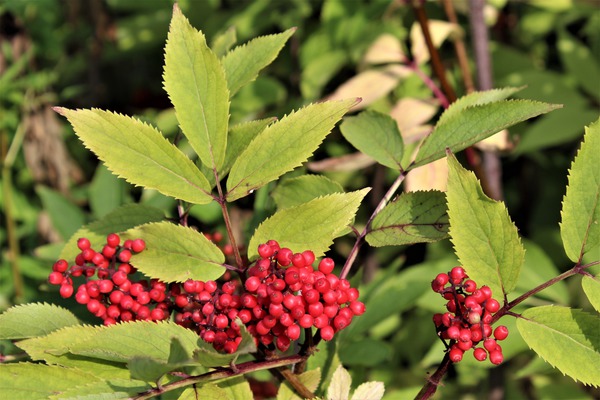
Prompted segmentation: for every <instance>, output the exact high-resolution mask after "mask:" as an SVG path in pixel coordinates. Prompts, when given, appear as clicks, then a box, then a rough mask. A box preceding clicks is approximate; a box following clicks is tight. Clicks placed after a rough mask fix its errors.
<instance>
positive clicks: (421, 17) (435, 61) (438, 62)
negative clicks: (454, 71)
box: [412, 0, 456, 103]
mask: <svg viewBox="0 0 600 400" xmlns="http://www.w3.org/2000/svg"><path fill="white" fill-rule="evenodd" d="M412 6H413V10H414V12H415V16H416V17H417V21H418V22H419V26H420V27H421V31H422V32H423V37H424V38H425V43H426V44H427V49H428V51H429V55H430V56H431V64H432V66H433V71H434V72H435V75H436V76H437V77H438V79H439V80H440V85H442V89H443V90H444V93H445V94H446V98H447V99H448V100H449V101H450V103H453V102H454V101H455V100H456V94H455V93H454V89H453V88H452V86H450V83H448V79H446V71H445V70H444V65H443V64H442V59H441V58H440V53H438V51H437V49H436V48H435V46H434V45H433V40H432V39H431V33H430V32H429V21H428V19H427V14H426V13H425V9H424V8H423V2H422V1H420V0H415V1H413V2H412Z"/></svg>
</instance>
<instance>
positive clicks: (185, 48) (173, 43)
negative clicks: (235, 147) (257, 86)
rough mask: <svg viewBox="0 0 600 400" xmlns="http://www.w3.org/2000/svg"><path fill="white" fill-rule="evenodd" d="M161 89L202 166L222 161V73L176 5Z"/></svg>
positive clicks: (225, 109)
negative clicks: (173, 107) (171, 104)
mask: <svg viewBox="0 0 600 400" xmlns="http://www.w3.org/2000/svg"><path fill="white" fill-rule="evenodd" d="M164 85H165V89H166V91H167V93H168V94H169V98H170V99H171V102H172V103H173V106H175V113H176V114H177V120H178V121H179V125H180V127H181V130H182V131H183V133H184V134H185V136H186V137H187V139H188V141H189V142H190V145H191V146H192V148H193V149H194V151H195V152H196V153H197V154H198V156H199V157H200V160H201V161H202V163H203V164H204V165H206V166H207V167H209V168H211V169H212V168H216V169H219V168H220V167H221V165H222V164H223V160H224V159H225V148H226V146H227V124H228V123H229V91H228V90H227V80H226V78H225V71H224V69H223V66H222V65H221V63H220V62H219V59H218V58H217V56H216V55H215V54H214V53H213V52H212V50H211V49H210V48H209V47H208V46H207V44H206V39H205V38H204V35H203V34H202V32H200V31H198V30H196V29H195V28H194V27H193V26H191V25H190V23H189V21H188V20H187V18H186V17H185V16H184V15H183V14H182V12H181V10H180V9H179V7H178V6H177V4H175V6H174V7H173V18H172V19H171V25H170V28H169V35H168V38H167V45H166V47H165V71H164Z"/></svg>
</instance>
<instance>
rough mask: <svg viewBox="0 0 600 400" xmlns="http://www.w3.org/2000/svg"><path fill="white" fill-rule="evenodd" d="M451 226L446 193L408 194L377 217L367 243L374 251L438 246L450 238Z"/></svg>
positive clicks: (389, 205)
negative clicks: (441, 241) (411, 245)
mask: <svg viewBox="0 0 600 400" xmlns="http://www.w3.org/2000/svg"><path fill="white" fill-rule="evenodd" d="M448 225H449V223H448V214H447V209H446V196H445V195H444V193H442V192H439V191H433V190H432V191H428V192H408V193H403V194H401V195H400V196H398V197H397V198H396V199H395V200H394V201H393V202H391V203H390V204H388V205H387V206H386V207H385V208H384V209H383V210H382V211H381V212H380V213H379V214H377V216H376V217H375V218H374V219H373V223H372V224H371V231H370V232H369V233H368V234H367V237H366V239H367V242H368V243H369V244H370V245H371V246H374V247H381V246H400V245H405V244H413V243H423V242H436V241H438V240H442V239H445V238H447V237H448Z"/></svg>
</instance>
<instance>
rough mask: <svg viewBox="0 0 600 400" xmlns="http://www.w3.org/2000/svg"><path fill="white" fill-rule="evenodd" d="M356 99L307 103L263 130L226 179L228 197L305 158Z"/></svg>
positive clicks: (243, 193) (244, 192)
mask: <svg viewBox="0 0 600 400" xmlns="http://www.w3.org/2000/svg"><path fill="white" fill-rule="evenodd" d="M354 104H356V99H351V100H341V101H326V102H322V103H316V104H310V105H308V106H306V107H304V108H302V109H300V110H298V111H296V112H292V113H291V114H289V115H287V116H285V117H283V118H282V119H281V120H279V121H277V122H275V123H273V124H271V125H269V126H268V127H267V128H265V130H263V131H262V132H261V133H260V134H259V135H258V136H257V137H256V138H255V139H254V140H253V141H252V142H251V143H250V144H249V145H248V147H247V148H246V150H245V151H244V152H243V153H242V154H241V155H240V156H239V158H238V159H237V160H236V162H235V163H234V164H233V166H232V167H231V172H230V173H229V177H228V179H227V190H228V193H227V200H228V201H234V200H236V199H239V198H241V197H244V196H247V195H248V194H250V193H251V192H252V191H253V190H256V189H258V188H259V187H261V186H263V185H265V184H267V183H269V182H270V181H272V180H275V179H277V178H278V177H280V176H281V175H283V174H284V173H286V172H288V171H291V170H292V169H294V168H295V167H297V166H299V165H300V164H301V163H302V162H304V161H306V160H307V159H308V157H310V156H311V155H312V153H313V152H314V151H315V150H316V149H317V147H318V146H319V144H320V143H321V141H322V140H323V139H324V138H325V136H327V134H328V133H329V132H330V131H331V129H332V128H333V126H334V125H335V123H336V122H337V121H339V119H340V118H341V117H342V115H344V113H346V112H347V111H348V110H349V109H350V108H351V107H352V106H353V105H354Z"/></svg>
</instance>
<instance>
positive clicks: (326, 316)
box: [48, 234, 365, 353]
mask: <svg viewBox="0 0 600 400" xmlns="http://www.w3.org/2000/svg"><path fill="white" fill-rule="evenodd" d="M214 235H215V234H213V235H212V236H211V237H209V239H210V240H213V241H216V242H218V241H220V239H219V237H214ZM77 246H78V247H79V249H80V250H81V253H79V254H78V255H77V257H76V258H75V265H72V266H71V267H69V264H68V263H67V262H66V261H65V260H59V261H57V262H56V263H55V264H54V266H53V268H52V269H53V272H52V273H51V274H50V276H49V279H48V280H49V282H50V283H51V284H54V285H60V294H61V296H62V297H65V298H67V297H71V296H72V295H73V291H74V289H73V278H74V277H80V276H84V277H85V278H86V280H85V282H83V283H82V284H81V285H80V286H79V287H78V289H77V293H76V294H75V300H76V301H77V302H78V303H80V304H85V305H87V308H88V310H89V311H90V312H91V313H92V314H94V315H96V316H97V317H100V318H102V319H103V320H104V324H106V325H110V324H114V323H117V322H120V321H135V320H153V321H157V320H163V319H166V318H169V316H170V315H172V316H173V319H174V321H175V322H176V323H178V324H180V325H182V326H184V327H187V328H190V329H193V330H194V331H196V332H197V333H198V335H199V336H200V337H201V338H202V339H203V340H204V341H206V342H208V343H211V344H212V345H213V347H214V348H215V349H216V350H219V351H225V352H227V353H234V352H235V351H236V350H237V349H238V347H239V344H240V342H241V341H242V337H241V333H240V326H239V325H238V323H237V321H238V319H239V321H241V323H243V324H245V325H246V327H247V328H248V332H250V334H252V335H253V336H254V337H255V339H256V341H257V343H258V342H260V343H262V344H263V345H265V346H267V347H276V348H277V349H279V350H281V351H285V350H287V349H288V348H289V346H290V344H291V342H292V341H294V340H297V339H299V338H300V334H301V330H302V328H305V329H310V328H312V327H313V326H314V327H315V328H317V329H319V332H320V335H321V338H323V339H324V340H331V339H332V338H333V336H334V334H335V333H336V332H338V331H340V330H342V329H344V328H345V327H346V326H348V325H349V324H350V322H351V321H352V318H353V317H354V316H355V315H361V314H363V313H364V312H365V305H364V304H363V303H361V302H360V301H358V300H357V299H358V290H357V289H356V288H352V287H350V282H348V281H347V280H345V279H339V278H338V277H337V276H336V275H334V274H332V272H333V268H334V262H333V260H332V259H331V258H323V259H322V260H321V261H320V262H319V265H318V270H314V269H313V267H312V264H313V263H314V261H315V255H314V253H313V252H312V251H310V250H307V251H304V252H302V253H296V254H294V253H293V252H292V251H291V250H290V249H288V248H281V247H280V246H279V244H278V243H277V242H276V241H274V240H271V241H269V242H267V243H266V244H262V245H260V246H259V247H258V253H259V256H260V257H259V259H258V260H257V261H256V262H255V263H254V264H253V265H252V266H251V267H250V268H249V269H248V270H247V275H248V277H247V278H246V279H245V282H244V285H243V286H242V285H240V284H239V281H236V280H232V279H231V275H230V274H226V275H224V278H225V279H224V282H223V283H222V284H218V283H217V282H215V281H206V282H203V281H196V280H191V279H190V280H188V281H186V282H184V283H170V284H166V283H163V282H160V281H158V280H156V279H152V280H149V281H148V280H141V281H135V280H134V279H133V278H132V277H131V274H133V273H135V272H136V269H135V268H134V267H133V266H132V265H131V264H130V263H129V260H130V259H131V256H132V252H133V253H139V252H141V251H143V250H144V248H145V243H144V242H143V241H142V240H140V239H136V240H133V241H131V240H126V241H125V242H124V243H123V245H120V238H119V236H118V235H116V234H110V235H108V236H107V238H106V245H105V246H104V247H103V249H102V251H100V252H96V251H94V250H93V249H92V248H91V244H90V241H89V240H88V239H86V238H82V239H79V240H78V242H77Z"/></svg>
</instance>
